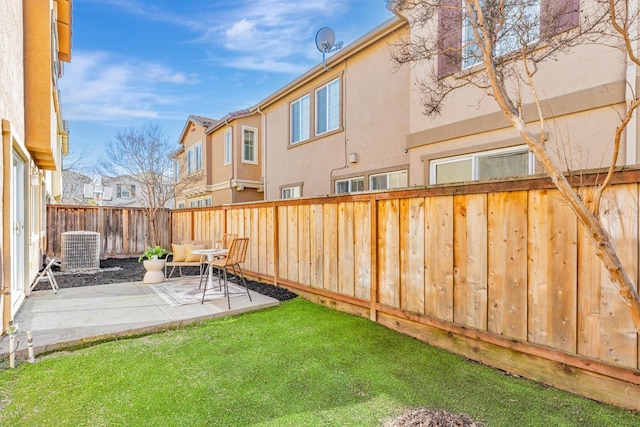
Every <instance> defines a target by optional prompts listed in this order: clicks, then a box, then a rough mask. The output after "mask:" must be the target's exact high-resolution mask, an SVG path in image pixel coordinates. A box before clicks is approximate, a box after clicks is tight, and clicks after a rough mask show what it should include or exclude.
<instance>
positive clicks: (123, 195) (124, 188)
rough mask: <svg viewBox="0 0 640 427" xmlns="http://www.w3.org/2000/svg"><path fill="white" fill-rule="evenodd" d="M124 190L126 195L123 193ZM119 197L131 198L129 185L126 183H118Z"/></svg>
mask: <svg viewBox="0 0 640 427" xmlns="http://www.w3.org/2000/svg"><path fill="white" fill-rule="evenodd" d="M125 192H126V195H125ZM120 198H121V199H131V187H130V186H128V185H127V184H120Z"/></svg>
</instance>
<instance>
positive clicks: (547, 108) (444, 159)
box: [395, 0, 639, 186]
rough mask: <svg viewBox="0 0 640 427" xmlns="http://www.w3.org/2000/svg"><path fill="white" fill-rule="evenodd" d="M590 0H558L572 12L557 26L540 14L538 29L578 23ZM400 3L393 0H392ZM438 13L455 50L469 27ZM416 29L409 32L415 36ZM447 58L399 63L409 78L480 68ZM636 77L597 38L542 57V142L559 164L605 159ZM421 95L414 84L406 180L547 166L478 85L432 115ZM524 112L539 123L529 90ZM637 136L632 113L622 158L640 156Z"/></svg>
mask: <svg viewBox="0 0 640 427" xmlns="http://www.w3.org/2000/svg"><path fill="white" fill-rule="evenodd" d="M447 1H452V0H447ZM548 1H550V0H541V2H540V3H541V7H542V8H543V10H546V9H545V8H546V4H545V3H546V2H548ZM593 1H594V0H582V1H578V0H561V1H560V2H559V3H558V4H556V7H558V8H562V7H563V6H562V5H563V4H564V3H566V4H567V6H569V7H570V9H571V10H572V11H575V12H574V13H571V14H568V15H566V16H565V18H564V19H563V20H562V22H561V23H560V24H561V25H560V26H553V25H549V23H548V22H546V20H541V21H542V23H541V25H540V27H539V28H537V30H538V31H539V34H540V37H542V38H544V37H550V36H554V35H555V34H559V33H562V32H566V31H569V30H571V28H574V27H576V26H577V25H579V22H580V19H585V18H586V17H585V16H581V13H580V11H581V10H589V7H590V6H589V3H592V2H593ZM401 3H402V2H395V4H396V5H398V4H401ZM453 4H454V5H455V6H456V7H459V4H460V2H459V1H457V0H455V1H454V3H453ZM440 12H441V13H440V14H439V16H437V17H434V20H433V25H434V26H435V25H438V31H439V32H440V35H439V39H441V40H443V42H444V43H450V44H452V45H451V46H449V47H451V48H453V49H460V43H463V45H465V40H464V37H465V34H469V33H468V31H462V30H463V29H462V28H461V27H462V26H463V25H464V23H463V22H461V21H462V20H461V19H457V20H452V19H447V18H446V16H445V14H443V13H442V9H441V11H440ZM438 20H439V22H438ZM454 26H457V28H454ZM434 28H435V27H434ZM432 30H433V28H425V29H423V31H432ZM417 31H419V30H417ZM445 32H448V33H449V34H455V33H456V32H457V34H459V35H460V38H458V37H454V38H447V37H445V36H444V35H443V34H444V33H445ZM425 34H426V33H425ZM421 35H422V34H412V36H416V37H419V36H421ZM446 47H447V46H445V48H446ZM449 58H450V57H445V56H444V55H441V56H440V57H436V58H433V59H432V60H430V61H425V62H424V63H421V64H416V65H412V66H411V67H407V66H403V68H409V69H410V73H411V79H410V81H411V82H412V84H413V83H416V82H418V81H420V80H421V79H424V77H425V76H429V75H430V73H431V71H432V70H436V71H437V74H438V76H437V78H442V79H456V78H463V77H464V75H465V73H468V72H470V70H473V71H475V70H477V69H478V68H479V67H481V65H480V64H475V63H471V62H470V61H469V60H467V61H465V60H463V59H462V58H460V60H459V61H452V60H450V59H449ZM638 76H639V74H638V70H637V67H635V66H628V65H627V60H626V56H625V53H624V52H623V51H622V50H619V49H616V48H612V47H608V46H607V43H606V42H605V41H604V40H601V43H598V44H592V43H589V44H587V43H585V44H582V45H580V46H577V47H576V48H574V49H572V50H571V52H570V53H569V54H560V55H559V57H558V58H557V60H549V61H546V62H543V63H542V64H540V67H539V69H538V70H537V73H536V75H535V79H536V82H537V83H538V84H539V87H538V90H539V93H540V94H541V98H542V104H541V107H542V110H543V113H544V114H545V118H546V128H547V132H548V133H547V135H546V136H547V142H546V144H547V145H548V146H550V147H553V150H551V151H555V153H556V161H557V162H558V163H559V164H562V165H563V166H565V167H566V168H567V169H574V170H575V169H588V168H600V167H605V166H608V162H609V159H610V158H611V148H612V140H613V135H614V132H615V129H616V127H617V126H618V125H619V124H620V116H619V111H620V110H622V109H623V108H624V104H625V102H627V101H628V99H627V98H625V96H626V95H625V87H628V88H629V89H630V91H628V92H627V94H628V93H633V94H637V93H638ZM524 96H525V97H527V94H524ZM627 96H628V95H627ZM422 100H423V98H422V94H421V92H420V91H417V90H412V91H411V93H410V113H409V116H410V118H411V121H410V130H409V135H408V137H407V148H408V149H409V154H410V156H409V157H410V161H409V163H410V167H409V170H410V173H409V185H411V186H414V185H418V186H422V185H434V184H442V183H453V182H466V181H474V180H484V179H505V178H507V177H512V176H526V175H533V174H538V173H543V172H544V171H543V170H542V168H541V167H540V165H539V164H537V162H536V161H535V159H534V157H533V155H532V154H531V153H529V150H528V148H527V146H526V145H525V144H524V142H523V141H522V140H521V139H520V138H519V136H518V134H517V133H516V131H515V130H514V129H513V128H512V127H511V126H510V124H509V123H508V122H507V121H506V119H505V118H504V117H503V113H502V112H501V111H500V109H499V108H498V105H497V103H496V102H495V101H494V100H493V99H491V98H490V97H488V96H482V92H481V91H480V90H479V89H478V88H475V87H465V88H461V89H458V90H456V91H455V92H454V93H452V94H451V95H450V96H449V97H448V98H447V99H446V100H445V102H444V104H443V105H442V109H441V112H440V114H439V115H437V116H435V117H427V116H425V115H424V114H422V111H423V104H422ZM523 113H524V117H525V119H527V118H529V120H530V121H531V122H530V124H531V125H532V126H539V124H538V123H537V122H536V121H535V118H536V115H537V114H536V106H535V104H534V102H533V99H531V97H530V96H529V97H528V98H525V105H524V108H523ZM636 135H637V123H635V119H634V122H632V123H630V125H629V128H628V132H627V135H626V144H625V145H624V147H623V150H622V152H621V153H620V157H619V159H618V164H619V165H634V164H637V163H638V139H637V136H636Z"/></svg>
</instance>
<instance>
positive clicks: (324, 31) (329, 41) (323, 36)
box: [316, 27, 342, 71]
mask: <svg viewBox="0 0 640 427" xmlns="http://www.w3.org/2000/svg"><path fill="white" fill-rule="evenodd" d="M316 47H317V48H318V50H319V51H320V52H322V65H324V69H325V70H327V71H329V70H331V68H329V67H327V64H326V62H325V57H326V55H327V53H331V52H335V51H336V50H338V49H342V42H341V41H339V42H336V35H335V34H334V32H333V30H332V29H331V28H329V27H322V28H320V29H319V30H318V32H317V33H316Z"/></svg>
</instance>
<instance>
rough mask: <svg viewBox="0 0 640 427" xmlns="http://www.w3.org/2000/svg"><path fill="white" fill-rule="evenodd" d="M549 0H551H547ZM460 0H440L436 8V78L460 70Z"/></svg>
mask: <svg viewBox="0 0 640 427" xmlns="http://www.w3.org/2000/svg"><path fill="white" fill-rule="evenodd" d="M549 1H551V0H549ZM461 3H462V2H461V1H460V0H441V2H440V8H439V10H438V43H439V45H440V46H439V47H440V52H441V53H440V55H438V78H440V79H441V78H443V77H446V76H449V75H451V74H453V73H455V72H456V71H459V70H460V67H461V65H462V55H461V52H460V49H461V44H462V8H461V6H460V5H461Z"/></svg>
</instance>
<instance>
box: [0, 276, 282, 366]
mask: <svg viewBox="0 0 640 427" xmlns="http://www.w3.org/2000/svg"><path fill="white" fill-rule="evenodd" d="M168 282H169V283H170V284H176V285H184V286H191V287H193V288H194V289H196V288H197V285H198V278H197V277H194V278H174V279H170V280H168V281H165V284H166V283H168ZM197 292H198V293H199V294H200V296H201V295H202V292H201V291H197ZM208 292H209V291H208ZM193 293H194V294H195V293H196V292H195V291H194V292H193ZM250 293H251V299H252V301H249V297H248V296H247V294H246V292H244V293H238V294H237V295H232V296H231V309H228V308H227V299H226V298H223V297H220V296H218V297H215V296H214V297H213V298H215V299H210V297H209V293H207V300H206V301H205V302H204V304H201V303H200V301H197V302H192V303H188V304H183V305H172V304H170V303H169V302H168V301H167V300H166V299H165V298H163V297H161V296H160V295H159V294H158V293H156V292H155V291H154V290H153V289H152V288H151V286H150V285H148V284H144V283H142V282H131V283H118V284H111V285H99V286H86V287H79V288H65V289H60V290H58V292H57V293H54V292H53V291H52V290H45V291H37V292H32V293H31V295H30V296H29V297H27V299H26V300H25V302H24V303H23V305H22V307H21V308H20V310H19V312H18V313H17V315H16V316H15V318H14V322H15V323H17V324H18V327H19V330H18V333H17V334H16V338H17V340H18V341H19V346H18V349H17V351H16V354H17V358H18V360H25V359H26V358H27V331H31V335H32V339H33V348H34V353H35V354H36V355H38V354H40V353H43V352H47V351H51V350H56V349H59V348H62V347H67V346H70V345H76V344H81V343H85V342H90V341H95V340H100V339H106V338H114V337H120V336H127V335H132V334H139V333H148V332H153V331H157V330H162V329H166V328H170V327H175V326H180V325H186V324H189V323H194V322H197V321H201V320H205V319H212V318H216V317H224V316H230V315H235V314H239V313H244V312H247V311H253V310H260V309H263V308H267V307H273V306H277V305H278V304H279V301H278V300H276V299H274V298H271V297H267V296H264V295H261V294H259V293H256V292H253V291H250ZM8 353H9V338H8V336H6V335H5V336H3V337H2V338H0V356H2V357H6V356H7V355H8Z"/></svg>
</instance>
